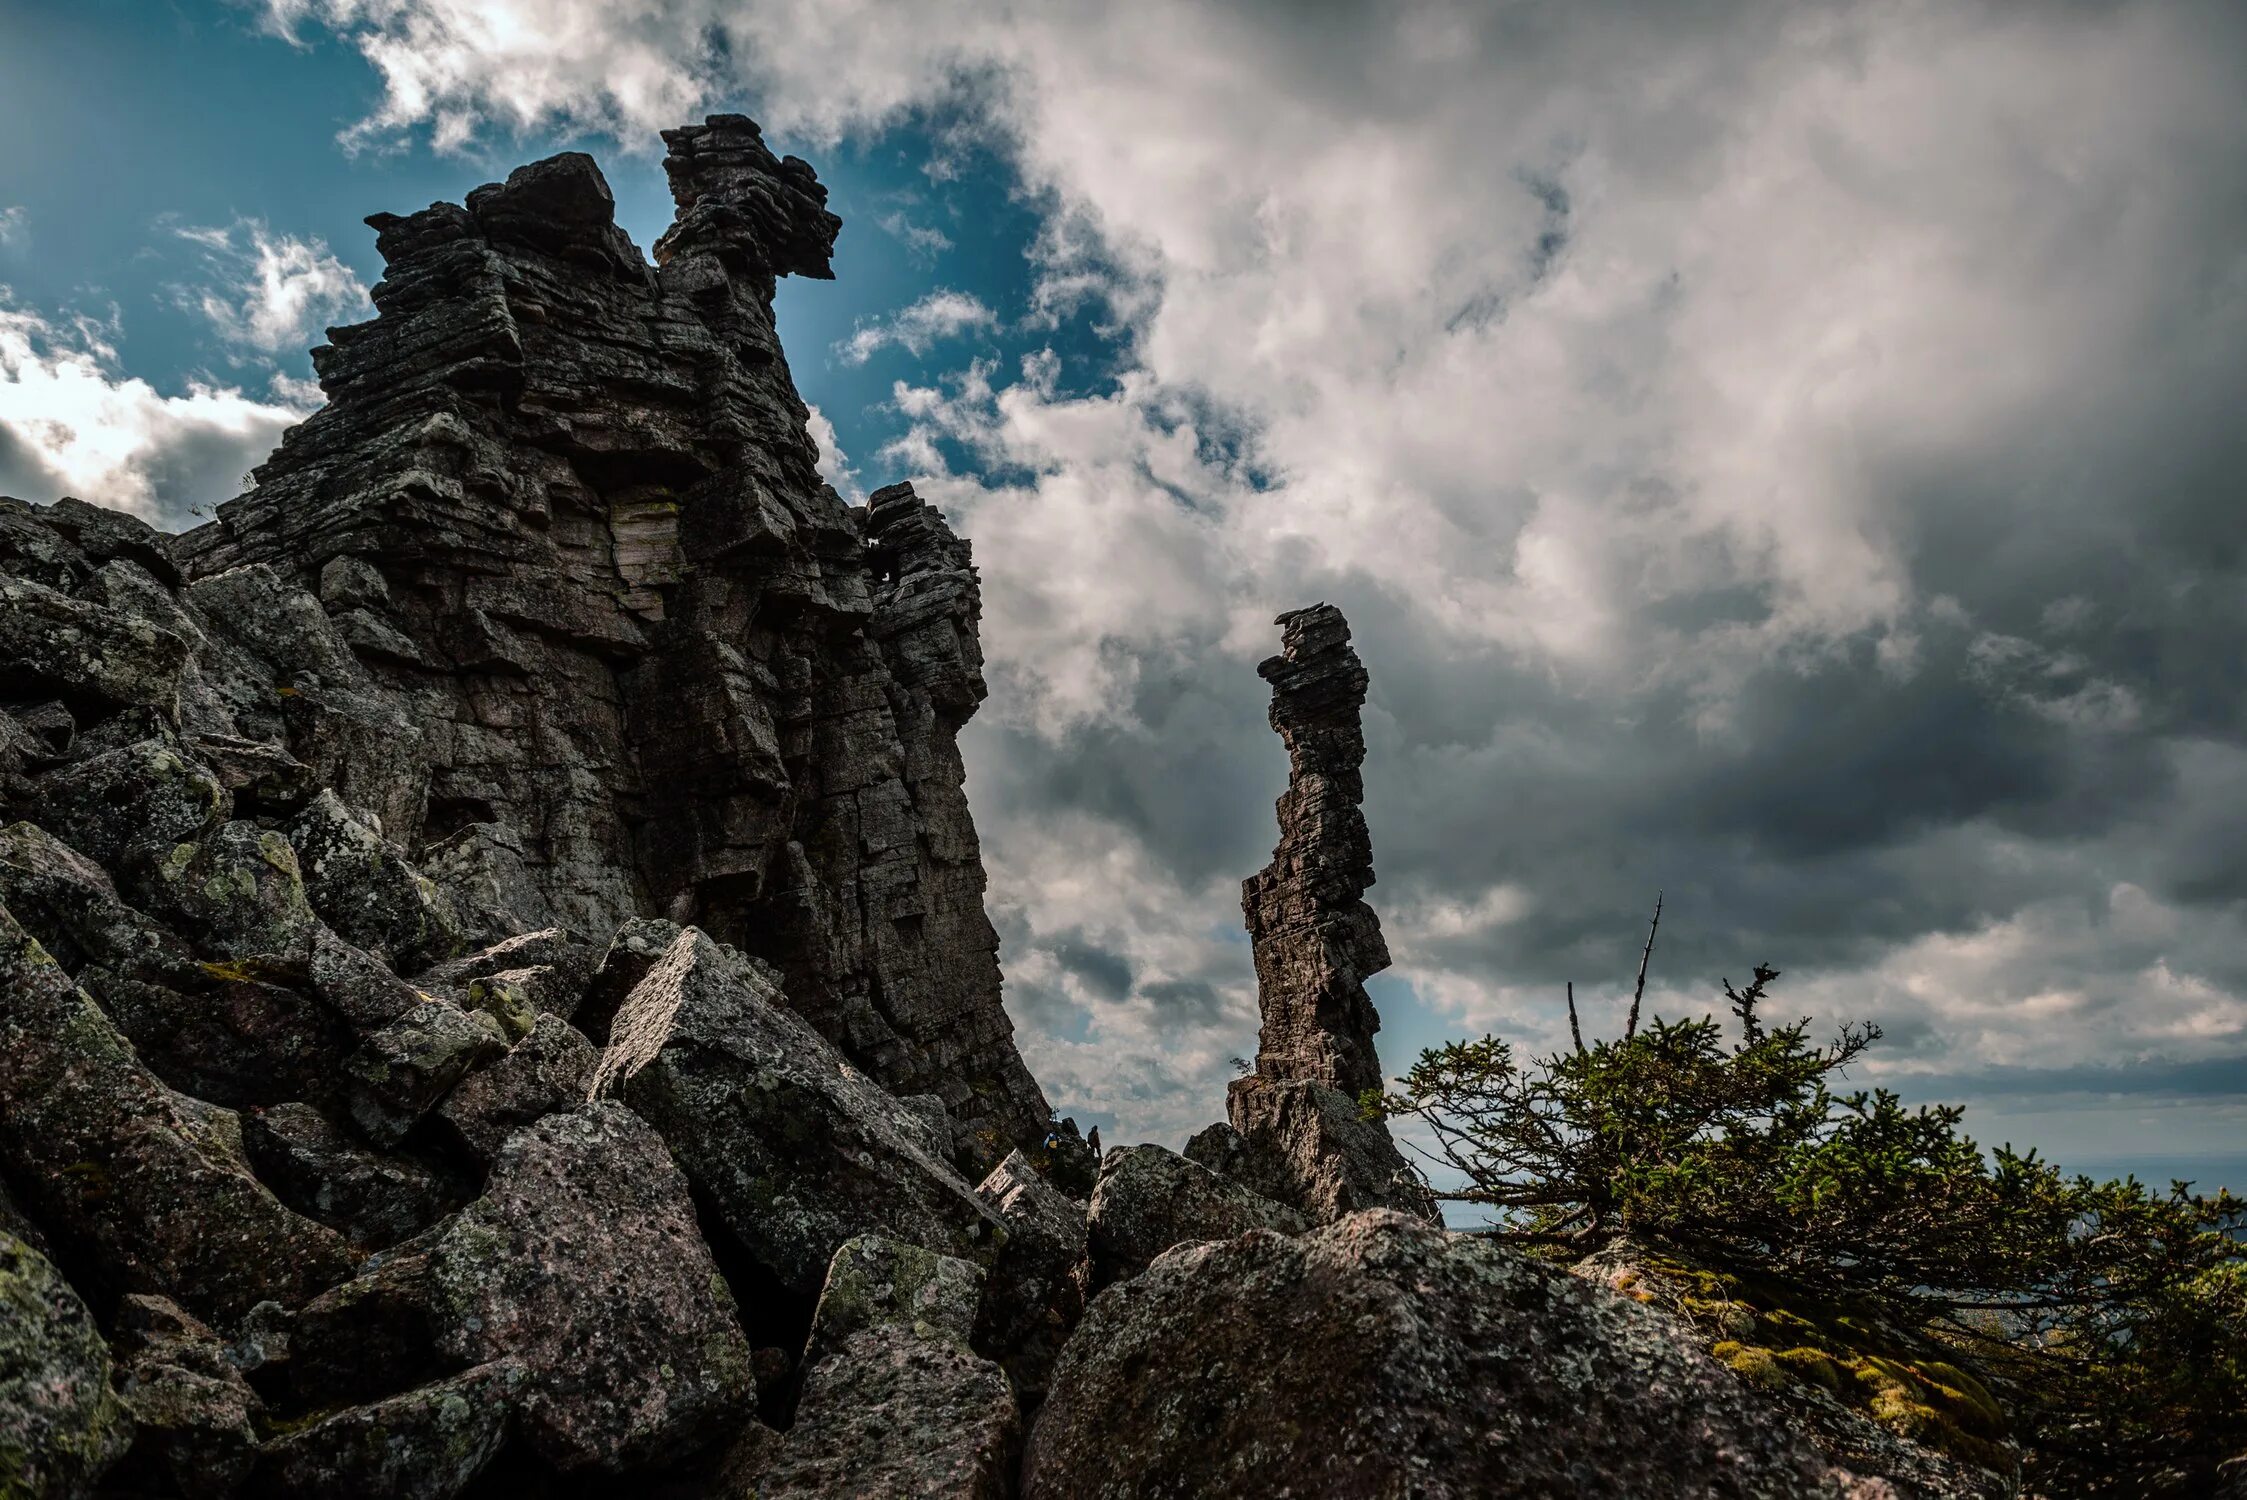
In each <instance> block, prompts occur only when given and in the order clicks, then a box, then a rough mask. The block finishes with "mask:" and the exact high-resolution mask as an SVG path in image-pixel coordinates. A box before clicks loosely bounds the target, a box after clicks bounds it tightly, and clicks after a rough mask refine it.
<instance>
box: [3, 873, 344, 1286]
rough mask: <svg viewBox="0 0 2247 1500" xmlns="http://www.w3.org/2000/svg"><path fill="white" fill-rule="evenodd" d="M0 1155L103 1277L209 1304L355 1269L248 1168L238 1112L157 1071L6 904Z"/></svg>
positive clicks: (42, 1214) (43, 1215) (42, 1213)
mask: <svg viewBox="0 0 2247 1500" xmlns="http://www.w3.org/2000/svg"><path fill="white" fill-rule="evenodd" d="M0 1157H4V1160H5V1162H6V1165H7V1167H8V1169H9V1175H10V1177H11V1179H12V1180H14V1181H15V1182H17V1183H19V1184H20V1185H22V1187H23V1188H24V1189H25V1191H26V1195H27V1197H28V1198H29V1200H30V1206H31V1208H32V1210H33V1212H34V1213H35V1214H36V1215H37V1216H38V1218H39V1220H40V1222H41V1223H42V1224H44V1225H45V1226H47V1228H48V1229H49V1230H50V1231H51V1232H52V1233H54V1234H55V1235H56V1236H57V1238H58V1240H59V1241H62V1242H66V1243H67V1244H68V1245H69V1246H70V1247H71V1248H72V1249H73V1251H74V1252H75V1253H77V1254H81V1255H84V1256H87V1257H89V1258H90V1259H91V1260H92V1262H93V1263H94V1264H95V1265H96V1266H98V1267H99V1269H100V1271H101V1273H102V1275H103V1276H105V1277H106V1278H108V1279H110V1280H111V1281H112V1282H114V1283H115V1284H116V1285H117V1286H119V1287H121V1288H124V1289H128V1290H133V1291H143V1292H153V1293H156V1294H158V1295H161V1296H167V1297H171V1298H174V1299H175V1300H177V1301H179V1302H180V1303H182V1304H184V1305H185V1306H187V1307H188V1308H189V1309H191V1310H193V1311H195V1312H198V1313H201V1314H204V1315H206V1316H216V1317H217V1318H219V1319H221V1320H224V1319H227V1318H230V1317H233V1316H235V1315H237V1314H239V1313H241V1312H244V1311H246V1310H247V1309H248V1308H249V1307H250V1305H251V1304H252V1303H255V1302H259V1301H263V1300H265V1299H267V1298H272V1299H275V1300H278V1301H281V1302H284V1303H291V1304H293V1303H297V1302H301V1301H303V1300H304V1299H305V1298H306V1297H308V1296H310V1295H312V1293H314V1292H316V1291H318V1290H319V1289H320V1288H322V1287H325V1286H330V1285H332V1284H334V1283H335V1282H338V1281H341V1280H342V1279H343V1278H344V1277H345V1276H347V1275H349V1274H350V1271H351V1256H350V1253H349V1251H348V1250H347V1249H346V1248H345V1246H344V1243H343V1241H342V1239H341V1238H340V1237H339V1236H337V1235H336V1234H335V1232H334V1231H333V1230H330V1229H328V1228H326V1227H325V1226H323V1225H320V1224H316V1223H314V1222H312V1221H311V1220H309V1219H305V1218H302V1217H300V1216H298V1215H296V1214H294V1213H291V1212H290V1211H289V1210H288V1209H286V1208H284V1207H283V1206H282V1205H281V1203H280V1202H279V1201H278V1200H277V1199H275V1198H274V1197H273V1195H272V1194H271V1193H270V1192H268V1191H267V1190H266V1189H265V1188H264V1186H263V1185H261V1184H260V1183H259V1182H258V1180H257V1179H256V1177H255V1176H253V1175H252V1174H251V1172H250V1170H249V1168H248V1166H247V1164H246V1163H245V1162H244V1161H243V1159H242V1153H241V1134H240V1128H239V1126H238V1124H237V1123H236V1121H235V1118H234V1115H233V1113H232V1112H231V1111H229V1110H224V1109H220V1108H217V1107H216V1106H212V1105H206V1104H198V1103H196V1102H195V1101H193V1100H190V1099H187V1098H185V1097H183V1096H181V1095H179V1094H176V1093H174V1092H173V1091H172V1090H170V1089H168V1088H166V1087H165V1086H164V1085H163V1084H162V1083H160V1082H159V1081H158V1080H157V1079H156V1078H155V1077H154V1076H152V1075H151V1074H150V1073H149V1071H148V1070H147V1069H146V1068H145V1067H144V1066H142V1064H141V1062H140V1060H139V1059H138V1058H136V1057H135V1056H134V1055H133V1050H132V1048H131V1047H130V1046H129V1045H127V1043H126V1041H125V1039H124V1038H123V1037H122V1036H120V1035H118V1033H117V1029H116V1027H115V1026H114V1025H112V1024H111V1022H110V1021H109V1018H108V1017H106V1016H104V1015H103V1014H102V1013H101V1010H100V1008H99V1007H97V1006H96V1005H95V1004H94V1003H93V1001H92V1000H90V999H88V998H87V997H86V995H85V993H84V991H82V990H80V989H79V988H78V987H77V986H76V985H73V984H72V983H71V982H70V980H69V978H68V976H66V975H65V974H64V973H63V972H62V969H61V968H60V967H59V966H58V965H57V964H56V963H55V961H54V960H53V959H52V958H50V957H48V955H47V953H46V952H45V950H44V949H42V948H41V947H40V946H39V945H38V944H37V943H36V942H34V941H32V939H31V938H30V936H29V935H28V934H26V933H25V932H24V930H23V929H22V928H21V927H20V926H18V925H17V924H16V921H15V919H14V918H13V917H11V916H9V915H8V914H7V912H6V911H5V910H4V909H0ZM221 1226H223V1227H221Z"/></svg>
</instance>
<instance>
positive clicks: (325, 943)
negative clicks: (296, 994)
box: [307, 922, 430, 1030]
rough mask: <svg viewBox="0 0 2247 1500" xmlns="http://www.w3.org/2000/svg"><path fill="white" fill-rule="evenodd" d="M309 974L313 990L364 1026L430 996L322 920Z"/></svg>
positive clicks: (395, 1015) (348, 1018)
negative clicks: (343, 937) (336, 932)
mask: <svg viewBox="0 0 2247 1500" xmlns="http://www.w3.org/2000/svg"><path fill="white" fill-rule="evenodd" d="M307 974H308V977H309V979H310V982H311V985H312V992H313V993H314V994H316V995H318V996H319V997H320V999H321V1001H322V1003H324V1004H325V1005H326V1006H327V1007H328V1008H329V1009H330V1010H332V1011H334V1012H335V1013H336V1014H337V1015H338V1016H341V1017H342V1018H343V1019H344V1020H346V1021H348V1022H349V1023H350V1024H351V1025H353V1026H355V1027H357V1028H359V1029H361V1030H371V1029H373V1028H375V1027H378V1026H381V1025H384V1024H385V1023H387V1022H390V1021H395V1020H397V1019H398V1018H399V1017H400V1016H403V1015H404V1014H405V1013H406V1012H408V1011H410V1010H412V1009H413V1008H414V1007H415V1006H417V1005H420V1004H422V1003H424V1002H425V1001H427V1000H429V999H430V996H428V995H427V994H425V993H423V992H422V991H421V990H419V989H416V988H415V987H414V986H412V985H410V984H408V983H406V982H405V981H404V980H403V979H400V978H399V977H398V976H397V975H395V974H393V973H391V972H390V967H389V965H387V964H385V963H384V962H383V961H382V960H381V959H379V958H376V957H375V956H374V955H373V954H371V953H369V952H367V951H366V950H365V949H364V948H357V947H354V946H352V945H351V944H350V943H347V942H345V941H344V940H343V939H342V938H340V937H337V936H336V935H335V933H334V932H333V931H332V930H331V929H330V928H329V927H328V926H327V924H326V923H324V922H323V923H321V924H319V925H318V926H316V927H314V928H313V930H312V943H311V959H310V962H309V964H308V966H307Z"/></svg>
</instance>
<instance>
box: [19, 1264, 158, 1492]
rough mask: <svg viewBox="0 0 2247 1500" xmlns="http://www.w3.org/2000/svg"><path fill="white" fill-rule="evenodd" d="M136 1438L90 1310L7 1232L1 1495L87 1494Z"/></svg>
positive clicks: (57, 1275)
mask: <svg viewBox="0 0 2247 1500" xmlns="http://www.w3.org/2000/svg"><path fill="white" fill-rule="evenodd" d="M132 1439H133V1420H132V1416H131V1414H130V1413H129V1411H128V1410H127V1408H126V1406H125V1403H123V1402H122V1401H120V1400H118V1399H117V1396H116V1394H115V1393H114V1392H113V1391H111V1390H110V1387H109V1348H108V1346H107V1345H105V1344H104V1343H102V1339H101V1330H100V1328H98V1327H96V1326H95V1324H94V1318H93V1314H92V1313H90V1312H88V1311H87V1310H86V1304H85V1303H84V1302H83V1301H81V1300H80V1299H79V1296H78V1294H77V1292H75V1291H73V1290H72V1289H71V1286H70V1283H69V1282H67V1281H64V1280H63V1279H62V1273H61V1272H60V1271H57V1270H56V1269H55V1268H54V1266H53V1265H52V1264H51V1263H50V1262H49V1261H48V1260H47V1258H46V1257H45V1256H44V1255H41V1254H40V1253H39V1252H38V1251H36V1250H34V1249H32V1248H31V1247H30V1246H29V1245H27V1244H25V1243H24V1242H23V1241H22V1240H20V1239H17V1238H16V1237H15V1236H14V1235H12V1234H8V1233H6V1232H4V1231H0V1493H5V1494H8V1495H10V1496H14V1495H25V1496H44V1495H58V1496H59V1495H82V1494H85V1493H87V1492H88V1491H90V1490H91V1489H92V1487H93V1482H94V1481H95V1480H96V1479H97V1478H99V1477H100V1476H101V1474H102V1472H103V1471H104V1470H106V1469H107V1468H109V1466H110V1465H111V1464H113V1463H115V1462H116V1461H117V1460H118V1459H119V1458H121V1457H123V1456H124V1453H125V1449H126V1448H127V1446H128V1445H129V1444H130V1443H131V1442H132Z"/></svg>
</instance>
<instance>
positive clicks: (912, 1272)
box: [804, 1234, 983, 1370]
mask: <svg viewBox="0 0 2247 1500" xmlns="http://www.w3.org/2000/svg"><path fill="white" fill-rule="evenodd" d="M982 1297H983V1269H982V1267H980V1266H973V1265H970V1264H968V1263H967V1262H966V1261H964V1260H954V1259H953V1258H952V1257H951V1256H949V1255H938V1254H937V1253H936V1252H934V1251H933V1250H923V1249H922V1248H921V1247H920V1246H918V1245H904V1244H900V1243H898V1242H897V1241H896V1240H889V1239H883V1238H882V1237H881V1236H880V1235H873V1234H866V1235H860V1236H858V1237H857V1238H855V1239H851V1240H846V1241H844V1242H843V1245H842V1248H841V1249H839V1250H837V1251H836V1252H835V1259H834V1260H833V1261H832V1262H831V1263H830V1264H829V1265H828V1267H827V1283H826V1285H824V1286H822V1287H821V1288H820V1289H819V1306H818V1307H817V1308H816V1309H815V1310H814V1311H813V1313H812V1319H811V1337H810V1338H809V1339H808V1340H807V1341H806V1342H805V1345H804V1368H805V1369H807V1370H808V1369H811V1368H812V1367H814V1366H816V1365H817V1364H818V1363H819V1362H820V1361H821V1360H823V1359H825V1358H826V1357H827V1356H828V1355H830V1354H832V1353H834V1352H835V1351H836V1350H837V1349H839V1348H841V1347H842V1345H843V1342H844V1340H846V1339H848V1338H849V1337H850V1336H851V1335H852V1334H854V1333H860V1332H863V1331H864V1330H866V1329H869V1328H879V1327H883V1326H886V1325H889V1324H896V1325H897V1326H899V1327H901V1328H905V1329H907V1330H909V1331H910V1332H912V1334H913V1335H914V1336H915V1337H917V1338H922V1339H928V1340H932V1341H934V1342H936V1343H940V1344H949V1345H951V1346H952V1347H953V1348H955V1349H965V1348H967V1347H968V1340H969V1338H970V1337H971V1336H972V1334H973V1333H974V1330H975V1315H976V1309H977V1307H978V1305H979V1304H980V1302H981V1301H982Z"/></svg>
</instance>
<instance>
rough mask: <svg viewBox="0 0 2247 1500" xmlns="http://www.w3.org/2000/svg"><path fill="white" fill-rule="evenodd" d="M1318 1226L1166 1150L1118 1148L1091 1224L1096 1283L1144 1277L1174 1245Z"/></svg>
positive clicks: (1104, 1174) (1104, 1167)
mask: <svg viewBox="0 0 2247 1500" xmlns="http://www.w3.org/2000/svg"><path fill="white" fill-rule="evenodd" d="M1309 1227H1310V1226H1309V1225H1308V1224H1307V1223H1305V1222H1304V1219H1303V1216H1302V1215H1301V1214H1299V1213H1297V1212H1296V1211H1295V1210H1294V1209H1292V1208H1289V1207H1288V1206H1286V1205H1285V1204H1282V1203H1275V1202H1273V1201H1272V1200H1271V1199H1269V1198H1263V1197H1259V1196H1258V1195H1257V1194H1255V1193H1254V1192H1251V1191H1250V1190H1249V1189H1247V1188H1245V1187H1243V1186H1241V1185H1240V1184H1239V1183H1238V1182H1235V1181H1232V1180H1230V1179H1228V1178H1224V1177H1220V1176H1218V1175H1217V1174H1216V1173H1215V1172H1212V1171H1210V1170H1209V1169H1208V1168H1206V1167H1203V1166H1201V1165H1200V1164H1199V1163H1197V1162H1191V1161H1188V1160H1187V1159H1186V1158H1185V1157H1183V1156H1180V1155H1178V1154H1177V1153H1176V1152H1173V1151H1166V1150H1164V1149H1163V1148H1162V1147H1160V1146H1118V1147H1117V1148H1116V1149H1115V1150H1113V1151H1111V1152H1109V1153H1108V1154H1107V1156H1106V1157H1105V1158H1104V1159H1103V1160H1102V1161H1101V1163H1100V1185H1099V1186H1098V1187H1097V1188H1095V1189H1094V1190H1093V1194H1092V1209H1091V1212H1090V1213H1089V1214H1088V1215H1087V1216H1086V1219H1085V1233H1086V1238H1087V1242H1088V1246H1089V1250H1090V1255H1089V1262H1090V1266H1091V1273H1092V1274H1091V1280H1092V1284H1093V1285H1094V1286H1105V1285H1107V1284H1108V1283H1109V1282H1111V1281H1115V1280H1118V1279H1120V1278H1123V1277H1129V1276H1137V1275H1138V1274H1139V1273H1140V1272H1141V1271H1144V1270H1146V1269H1147V1267H1148V1266H1149V1265H1151V1264H1152V1263H1153V1262H1154V1259H1155V1257H1156V1256H1158V1255H1160V1254H1162V1253H1163V1252H1164V1251H1165V1250H1168V1249H1170V1248H1171V1247H1172V1246H1173V1245H1185V1244H1192V1243H1195V1242H1197V1241H1201V1240H1228V1239H1231V1238H1233V1237H1234V1236H1236V1235H1242V1234H1246V1233H1248V1232H1249V1231H1250V1230H1252V1229H1275V1230H1278V1231H1280V1232H1281V1233H1283V1234H1298V1233H1301V1232H1302V1231H1303V1230H1305V1229H1307V1228H1309Z"/></svg>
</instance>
